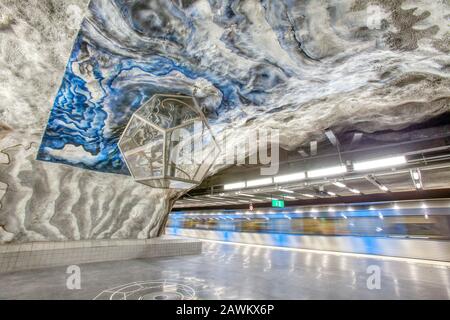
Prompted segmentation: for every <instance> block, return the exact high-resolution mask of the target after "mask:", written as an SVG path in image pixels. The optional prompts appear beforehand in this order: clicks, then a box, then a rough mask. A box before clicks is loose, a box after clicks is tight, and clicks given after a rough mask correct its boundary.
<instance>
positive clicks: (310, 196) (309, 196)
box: [302, 193, 314, 198]
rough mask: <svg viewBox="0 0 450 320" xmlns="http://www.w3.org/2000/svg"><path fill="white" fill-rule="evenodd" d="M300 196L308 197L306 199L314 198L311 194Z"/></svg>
mask: <svg viewBox="0 0 450 320" xmlns="http://www.w3.org/2000/svg"><path fill="white" fill-rule="evenodd" d="M302 196H304V197H308V198H314V196H313V195H312V194H307V193H302Z"/></svg>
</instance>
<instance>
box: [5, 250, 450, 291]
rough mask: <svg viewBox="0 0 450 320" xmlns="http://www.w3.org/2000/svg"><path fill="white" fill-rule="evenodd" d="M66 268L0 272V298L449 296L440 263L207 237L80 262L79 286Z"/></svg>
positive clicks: (448, 277)
mask: <svg viewBox="0 0 450 320" xmlns="http://www.w3.org/2000/svg"><path fill="white" fill-rule="evenodd" d="M369 266H378V267H379V270H380V272H381V277H380V289H372V290H369V289H368V286H367V280H368V278H369V277H370V276H371V275H372V274H368V273H367V271H368V267H369ZM376 268H377V267H375V269H376ZM370 270H373V267H372V269H371V268H369V271H370ZM66 271H67V268H66V267H55V268H48V269H40V270H28V271H22V272H13V273H4V274H0V278H1V281H0V299H94V298H97V299H123V298H127V299H450V267H449V266H448V265H445V264H428V263H423V262H411V261H395V260H393V261H389V260H385V259H377V258H376V257H375V258H372V257H370V258H368V257H355V256H346V255H333V254H326V253H318V252H299V251H289V250H278V249H273V248H263V247H252V246H246V245H235V244H222V243H213V242H205V243H204V249H203V254H202V255H198V256H183V257H174V258H158V259H147V260H129V261H117V262H105V263H92V264H85V265H80V271H81V289H80V290H69V289H67V279H68V278H69V277H70V275H69V274H67V273H66ZM369 282H370V283H371V284H372V285H374V284H376V282H374V278H370V279H369Z"/></svg>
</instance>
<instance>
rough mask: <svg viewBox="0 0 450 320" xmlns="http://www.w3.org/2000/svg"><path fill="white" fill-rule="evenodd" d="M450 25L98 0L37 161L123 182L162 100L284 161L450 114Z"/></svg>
mask: <svg viewBox="0 0 450 320" xmlns="http://www.w3.org/2000/svg"><path fill="white" fill-rule="evenodd" d="M449 14H450V6H449V3H448V1H401V0H392V1H388V0H379V1H355V0H352V1H333V0H328V1H325V0H320V1H317V0H314V1H255V0H246V1H206V0H198V1H168V0H160V1H157V0H154V1H143V0H135V1H123V0H93V1H92V2H91V3H90V6H89V9H88V13H87V16H86V18H85V19H84V20H83V22H82V25H81V30H80V31H79V34H78V36H77V38H76V40H75V43H74V46H73V50H72V53H71V55H70V58H69V61H68V63H67V68H66V71H65V74H64V78H63V81H62V84H61V87H60V88H59V91H58V93H57V95H56V98H55V100H54V105H53V108H52V111H51V114H50V118H49V121H48V126H47V128H46V131H45V135H44V138H43V141H42V145H41V147H40V149H39V153H38V159H41V160H47V161H52V162H59V163H65V164H71V165H75V166H79V167H82V168H88V169H93V170H98V171H105V172H113V173H125V174H127V173H128V170H127V169H126V166H125V165H124V163H123V161H122V159H121V155H120V153H119V152H118V148H117V141H118V138H119V136H120V133H121V132H122V131H123V128H124V126H125V125H126V123H127V122H128V120H129V118H130V115H131V114H132V113H133V112H134V111H135V110H136V109H137V108H138V107H139V106H141V105H142V104H143V103H144V102H145V101H147V100H148V99H149V98H150V97H151V96H152V95H153V94H154V93H184V94H190V95H194V96H196V97H197V98H198V99H199V101H200V102H201V105H202V107H203V109H204V111H205V113H206V115H207V117H208V119H209V122H210V124H211V126H212V128H213V130H215V131H216V132H217V133H218V134H222V133H226V134H229V135H230V136H232V137H233V136H234V138H235V139H239V138H240V137H242V134H239V135H238V134H236V133H238V132H242V131H240V130H231V129H239V128H240V129H242V128H245V129H252V128H255V127H261V126H269V127H272V128H278V129H280V130H281V138H282V144H283V145H284V146H285V147H287V148H294V147H296V146H297V145H299V144H301V143H303V142H304V141H305V140H306V139H308V138H310V137H311V136H314V135H317V134H318V133H320V132H322V131H323V130H324V129H326V128H329V127H334V128H337V130H339V129H347V130H348V129H351V128H353V129H357V130H362V131H367V132H373V131H377V130H384V129H401V128H404V127H406V126H408V125H410V124H411V123H419V122H422V121H425V120H427V119H429V118H431V117H436V116H438V115H440V114H445V113H446V112H448V111H449V110H450V107H449V103H448V102H449V100H448V99H449V96H450V89H449V88H450V86H449V79H448V76H449V73H448V71H449V69H448V66H449V62H450V59H449V55H448V52H449V39H450V38H449V36H450V33H449V28H448V23H449ZM28 99H31V97H29V98H28ZM9 112H10V113H11V112H14V111H9ZM15 112H17V111H15ZM7 115H8V112H7ZM3 117H5V115H3ZM9 118H13V116H12V115H11V114H9ZM17 122H18V123H17ZM32 122H33V121H31V123H32ZM6 124H8V125H9V126H13V127H17V126H19V127H20V126H23V125H24V124H23V122H21V121H16V123H11V122H9V123H8V122H6ZM29 124H30V123H27V125H29Z"/></svg>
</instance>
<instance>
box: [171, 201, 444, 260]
mask: <svg viewBox="0 0 450 320" xmlns="http://www.w3.org/2000/svg"><path fill="white" fill-rule="evenodd" d="M167 233H169V234H178V235H183V236H188V237H196V238H203V239H211V240H219V241H231V242H241V243H251V244H260V245H270V246H283V247H295V248H304V249H315V250H327V251H340V252H354V253H365V254H379V255H389V256H399V257H408V258H419V259H432V260H441V261H450V199H443V200H427V201H406V202H398V203H389V202H386V203H363V204H352V205H334V206H315V207H306V208H305V207H294V208H284V209H282V210H277V209H274V208H270V209H265V210H259V211H239V210H222V211H196V212H173V213H172V214H171V215H170V219H169V222H168V226H167Z"/></svg>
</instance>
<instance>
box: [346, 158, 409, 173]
mask: <svg viewBox="0 0 450 320" xmlns="http://www.w3.org/2000/svg"><path fill="white" fill-rule="evenodd" d="M406 163H407V161H406V158H405V157H404V156H399V157H391V158H383V159H377V160H370V161H362V162H355V163H353V170H355V171H364V170H370V169H378V168H386V167H392V166H396V165H401V164H406Z"/></svg>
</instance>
